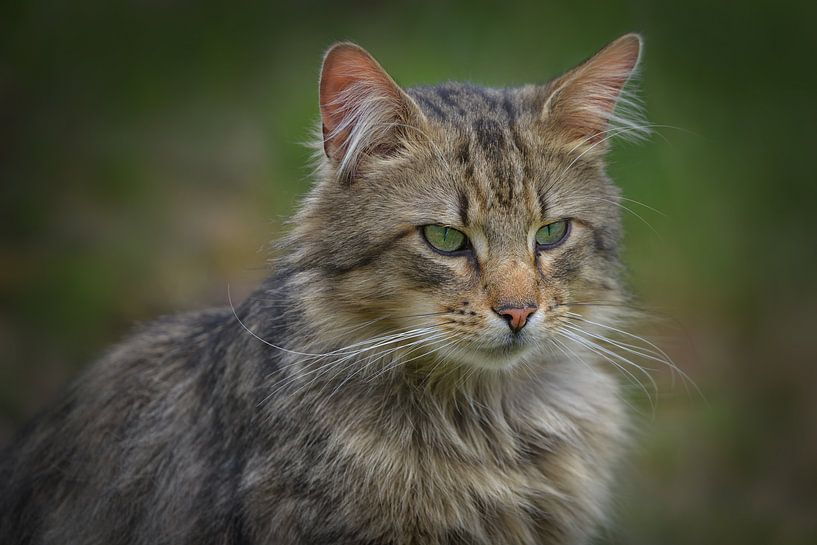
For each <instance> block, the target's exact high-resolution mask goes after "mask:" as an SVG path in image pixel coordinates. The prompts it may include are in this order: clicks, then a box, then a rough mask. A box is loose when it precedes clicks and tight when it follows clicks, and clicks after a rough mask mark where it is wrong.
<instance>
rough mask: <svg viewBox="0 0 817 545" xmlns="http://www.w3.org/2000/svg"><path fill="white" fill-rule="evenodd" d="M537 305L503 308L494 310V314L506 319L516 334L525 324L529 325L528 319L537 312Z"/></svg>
mask: <svg viewBox="0 0 817 545" xmlns="http://www.w3.org/2000/svg"><path fill="white" fill-rule="evenodd" d="M536 309H537V307H536V305H527V306H524V307H514V306H507V305H506V306H501V307H497V308H495V309H494V312H496V313H497V314H499V315H500V316H502V317H503V318H505V320H506V321H507V322H508V327H510V328H511V329H512V330H513V331H514V333H518V332H519V331H520V330H521V329H522V328H523V327H525V324H526V323H528V317H529V316H530V315H531V314H533V313H534V312H536Z"/></svg>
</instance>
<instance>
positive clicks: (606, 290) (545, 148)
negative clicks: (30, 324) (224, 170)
mask: <svg viewBox="0 0 817 545" xmlns="http://www.w3.org/2000/svg"><path fill="white" fill-rule="evenodd" d="M633 49H634V52H633ZM611 55H612V58H611ZM624 57H626V59H625V60H627V62H626V63H624V64H627V69H626V77H624V78H623V79H622V78H621V74H622V70H623V69H622V68H621V67H617V71H616V72H615V74H614V75H615V76H616V78H617V79H615V85H612V84H608V86H610V85H612V87H611V88H613V91H614V92H615V96H617V93H618V92H619V91H620V89H621V86H622V85H623V84H624V82H625V81H626V79H627V77H629V73H630V71H631V70H632V69H633V67H634V66H635V63H636V62H637V57H638V39H637V38H636V37H634V36H628V37H624V38H622V39H620V40H619V41H617V42H615V43H614V44H613V45H611V46H609V47H608V48H607V49H605V50H603V51H602V52H601V53H600V54H599V55H597V57H596V58H594V59H592V60H591V61H588V63H586V64H585V65H583V67H582V68H579V69H577V71H574V72H571V73H569V74H568V75H566V76H565V77H563V78H561V79H560V80H557V81H556V82H553V83H551V84H549V85H548V86H544V87H534V86H529V87H525V88H520V89H506V90H492V89H482V88H478V87H471V86H463V85H454V84H446V85H442V86H438V87H434V88H418V89H413V90H409V91H408V94H404V93H402V91H399V90H397V88H396V87H393V86H392V85H393V84H392V83H391V80H390V79H388V76H385V73H382V72H381V71H380V70H381V69H380V68H379V66H378V65H376V63H374V61H373V60H371V58H370V57H368V55H366V54H365V53H364V52H362V50H359V49H357V48H355V47H354V46H350V45H341V46H337V47H336V48H334V49H333V50H332V52H330V54H329V56H328V57H327V61H326V63H325V65H324V74H323V79H322V88H321V92H322V97H321V98H322V101H321V106H322V115H323V125H324V139H323V144H324V148H325V150H326V155H327V159H325V160H324V161H323V163H322V166H321V169H320V171H319V177H320V179H321V183H320V184H318V186H317V187H316V188H315V189H314V190H313V192H312V193H311V194H310V196H309V197H308V198H307V201H306V204H305V206H304V208H303V209H302V211H301V213H300V214H299V215H298V216H297V217H296V220H295V222H294V228H293V230H292V233H291V235H290V236H289V237H288V238H287V239H286V240H285V242H284V243H283V244H282V250H283V254H284V257H283V258H282V259H280V260H279V262H278V263H277V264H276V270H277V272H276V273H275V275H274V276H273V277H271V278H270V279H268V280H267V281H266V282H265V283H264V284H263V285H262V286H261V287H260V288H259V289H258V290H257V291H256V292H255V293H254V294H252V295H251V296H250V297H249V298H248V299H247V300H246V301H244V302H243V303H242V304H241V305H239V306H238V307H236V308H235V309H234V310H233V309H226V310H218V311H211V312H207V313H200V314H193V315H184V316H179V317H174V318H168V319H164V320H160V321H158V322H156V323H154V324H153V325H151V326H148V327H147V328H145V329H144V330H142V331H141V332H139V333H138V334H137V335H135V336H133V337H132V338H131V339H130V340H128V341H126V342H124V343H123V344H121V345H119V346H118V347H117V348H115V349H114V350H112V351H111V352H109V353H108V354H107V356H106V357H104V358H103V359H102V360H101V361H100V362H98V363H97V364H96V365H95V366H93V367H92V368H91V369H89V370H88V372H87V373H86V374H85V376H84V377H83V378H82V380H80V381H78V382H77V383H76V384H75V385H74V387H73V388H72V389H71V390H70V391H69V392H68V394H67V395H66V396H65V397H64V399H63V401H62V402H61V403H60V404H58V405H57V406H56V407H55V408H54V409H53V410H51V411H50V412H48V413H46V414H44V415H42V416H41V417H40V418H39V419H38V420H36V421H35V422H34V423H32V424H31V425H30V426H29V427H28V428H27V429H26V430H25V431H24V432H23V433H22V434H21V435H20V437H19V438H18V440H17V441H16V442H15V444H14V445H12V446H11V447H10V448H9V449H7V450H6V451H4V452H3V455H2V456H3V457H2V460H1V461H0V483H2V484H0V486H2V495H1V496H0V542H2V543H10V544H11V543H20V544H22V543H26V544H28V543H30V544H32V545H33V544H51V543H55V544H56V543H72V544H92V543H94V544H96V543H99V544H120V543H121V544H163V543H167V544H191V545H192V544H202V545H206V544H208V543H213V544H235V545H238V544H259V545H260V544H287V545H289V544H292V545H307V544H309V545H324V544H339V545H364V544H365V545H404V544H405V545H408V544H412V545H414V544H417V545H420V544H429V545H454V544H458V545H464V544H475V545H477V544H486V545H487V544H503V545H513V544H536V543H538V544H545V543H548V544H551V543H582V542H584V541H586V540H587V539H588V538H589V536H592V535H593V534H594V532H595V530H596V527H597V525H598V524H599V522H600V521H602V520H603V518H604V513H605V505H606V499H607V496H608V493H609V492H608V491H609V486H610V483H611V480H612V479H611V477H612V471H613V468H614V464H615V461H616V458H617V454H618V452H619V450H620V448H621V446H622V442H623V438H624V436H625V435H626V434H625V428H626V419H625V416H624V411H623V410H622V407H621V401H620V399H619V394H618V387H617V384H616V381H615V379H614V378H613V377H612V376H610V374H609V373H608V372H606V371H605V370H603V369H602V368H601V367H600V366H598V365H597V363H596V362H594V361H593V360H592V359H591V358H589V357H588V356H587V354H585V353H583V352H582V347H581V346H574V347H573V348H572V349H571V348H570V347H565V348H567V350H564V351H558V350H555V349H554V346H558V344H557V345H552V346H547V345H546V343H547V339H548V338H549V337H548V336H549V335H550V336H553V333H552V331H551V328H553V327H559V324H566V323H568V322H569V320H570V319H571V318H570V314H571V313H570V312H569V310H570V309H573V310H576V311H577V313H576V314H575V316H577V317H578V318H575V320H579V319H582V320H590V321H588V322H587V324H590V323H593V322H596V323H602V322H605V323H607V321H609V320H612V319H613V313H612V312H611V309H614V308H615V303H619V302H621V301H622V300H623V297H624V296H623V295H622V293H621V288H620V285H619V278H618V274H619V269H620V266H619V263H618V257H617V252H616V246H617V241H618V236H619V222H618V214H617V212H618V209H617V206H616V202H617V198H618V194H617V191H616V190H615V188H614V187H613V186H612V185H611V183H610V182H609V180H608V179H607V178H606V176H605V175H604V170H603V160H602V158H601V155H597V154H596V153H595V152H594V151H593V148H598V145H599V144H600V143H602V142H603V141H604V139H603V138H601V139H600V138H598V136H599V135H601V134H603V131H604V130H605V129H606V127H607V123H608V122H609V118H605V119H604V120H603V126H602V128H601V129H599V130H597V129H596V128H593V127H589V125H588V123H587V119H582V120H581V122H579V121H577V120H578V119H579V117H581V115H580V114H578V113H576V112H575V111H574V109H572V108H571V102H570V99H574V98H576V97H574V96H573V95H574V94H577V93H578V94H581V93H579V90H581V91H586V88H584V87H582V88H581V89H579V90H576V89H574V88H573V87H575V85H576V84H575V81H579V82H580V83H581V81H582V78H585V77H587V78H590V77H591V76H593V77H595V78H596V79H598V74H597V72H598V71H599V70H601V69H602V68H603V67H604V66H605V63H606V64H611V63H612V62H613V61H621V58H624ZM596 59H601V61H604V62H601V61H598V60H596ZM594 62H595V65H594V64H593V63H594ZM622 62H623V61H621V62H619V64H621V63H622ZM336 65H337V66H339V67H340V68H339V69H338V70H335V68H336ZM588 67H589V68H588ZM591 69H592V70H591ZM581 70H584V72H581ZM619 80H621V81H619ZM571 86H573V87H571ZM607 91H609V89H608V90H607ZM605 92H606V91H605ZM611 92H612V91H611ZM378 93H379V94H378ZM600 93H601V92H600ZM608 94H609V93H608ZM556 95H558V98H559V102H558V104H556V103H554V99H553V97H554V96H556ZM606 96H607V95H605V94H604V93H601V94H598V93H597V96H595V99H598V98H599V97H602V99H603V98H604V97H606ZM408 97H410V98H408ZM591 98H593V97H591ZM355 101H356V102H355ZM602 102H603V100H602ZM552 103H553V104H552ZM350 104H351V105H350ZM554 104H556V105H554ZM614 105H615V100H613V102H612V104H611V105H609V110H610V112H609V113H610V115H612V113H611V112H612V107H613V106H614ZM597 106H598V104H597ZM602 106H605V105H604V104H602ZM605 107H606V106H605ZM543 108H544V109H545V111H546V112H548V116H549V117H546V118H544V119H543V117H542V109H543ZM601 111H602V110H601V109H597V110H593V111H590V113H591V114H596V115H600V114H599V112H601ZM585 115H590V114H585ZM389 116H391V117H389ZM563 116H573V117H563ZM373 118H374V119H376V121H377V122H372V121H371V120H372V119H373ZM389 119H391V121H388V120H389ZM367 123H368V125H367ZM556 123H558V130H557V125H556ZM540 125H541V127H540ZM540 129H541V130H542V131H543V132H537V131H539V130H540ZM579 129H582V130H584V131H585V133H584V134H583V136H582V137H581V138H579V137H577V136H576V135H574V134H573V133H574V132H576V130H579ZM588 129H592V130H591V132H589V133H588V132H587V130H588ZM571 138H572V140H571ZM574 145H575V147H574ZM602 147H603V145H602ZM571 148H572V149H571ZM598 149H600V148H598ZM559 218H569V219H570V223H569V224H568V223H566V222H562V223H564V231H563V235H562V239H560V240H558V241H556V242H555V243H552V244H551V243H550V242H547V241H546V242H541V243H540V232H541V229H539V227H538V226H539V225H542V224H546V223H547V221H548V220H553V219H559ZM558 223H559V222H553V221H551V223H549V224H547V225H546V226H548V225H557V224H558ZM429 224H441V225H446V226H452V229H453V228H454V227H456V229H459V230H461V231H463V232H464V233H466V234H467V237H468V238H466V239H465V240H466V242H464V243H463V245H461V246H460V247H459V248H456V249H454V250H450V251H449V250H445V249H441V248H440V247H437V246H435V244H437V242H436V241H435V239H434V238H433V236H434V231H433V230H432V231H426V230H425V227H424V226H428V225H429ZM432 226H433V225H432ZM537 229H539V230H538V231H537ZM542 229H544V227H543V228H542ZM549 229H550V228H549ZM553 229H554V230H555V229H556V228H555V227H554V228H553ZM459 232H460V231H456V233H459ZM534 232H535V233H536V237H535V241H534V237H533V234H534ZM444 233H445V235H444V236H445V237H447V236H448V234H449V230H448V229H447V228H446V229H445V231H444ZM543 236H544V235H543ZM423 237H425V238H426V239H428V240H427V241H424V240H423ZM542 240H545V239H542ZM531 241H534V246H533V249H532V250H531V248H530V242H531ZM426 242H427V243H428V245H427V244H426ZM531 260H532V261H531ZM579 299H580V300H579ZM574 303H575V304H577V305H579V304H585V303H588V306H587V308H581V309H580V308H579V307H577V306H575V307H574V306H572V305H573V304H574ZM590 303H593V304H590ZM595 303H598V306H596V305H595ZM506 322H507V323H506ZM576 323H577V322H576ZM508 327H510V329H511V331H508ZM564 327H568V326H564ZM571 327H572V326H571ZM523 328H524V329H523ZM562 342H563V343H566V342H567V341H562ZM562 346H563V347H564V345H562ZM574 356H575V357H574Z"/></svg>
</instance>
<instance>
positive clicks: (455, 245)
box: [423, 225, 468, 253]
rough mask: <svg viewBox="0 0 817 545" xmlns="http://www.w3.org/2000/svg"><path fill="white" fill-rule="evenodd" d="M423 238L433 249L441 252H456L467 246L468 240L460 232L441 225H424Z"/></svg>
mask: <svg viewBox="0 0 817 545" xmlns="http://www.w3.org/2000/svg"><path fill="white" fill-rule="evenodd" d="M423 236H424V237H425V238H426V240H427V241H428V243H429V244H431V246H432V247H433V248H434V249H436V250H439V251H441V252H446V253H448V252H456V251H457V250H463V249H465V247H466V246H467V245H468V238H466V236H465V235H464V234H463V233H462V232H460V231H457V230H456V229H452V228H451V227H444V226H442V225H425V226H424V227H423Z"/></svg>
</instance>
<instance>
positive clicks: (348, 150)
mask: <svg viewBox="0 0 817 545" xmlns="http://www.w3.org/2000/svg"><path fill="white" fill-rule="evenodd" d="M320 109H321V121H322V133H323V149H324V152H325V153H326V156H327V157H329V158H330V159H331V160H333V161H334V162H335V164H336V169H337V174H338V178H339V179H341V180H347V181H350V180H352V179H353V178H354V175H355V171H356V169H357V167H358V165H359V163H360V161H361V160H362V159H363V158H364V157H365V156H366V155H367V154H372V153H378V151H380V152H383V151H384V150H388V149H389V148H390V147H393V146H395V145H396V144H397V138H396V132H397V131H396V129H398V128H399V127H403V126H405V125H406V124H409V123H412V122H413V121H414V120H415V119H417V116H418V115H420V114H419V109H418V108H417V107H416V106H415V105H414V103H413V101H412V99H411V98H410V97H409V96H408V95H406V94H405V93H404V92H403V90H402V89H400V87H399V86H398V85H397V84H396V83H395V82H394V80H392V79H391V77H390V76H389V75H388V74H387V73H386V72H385V70H383V68H382V67H381V66H380V64H378V62H377V61H376V60H375V59H374V58H373V57H372V56H371V55H369V53H367V52H366V51H365V50H364V49H362V48H361V47H359V46H357V45H355V44H351V43H340V44H336V45H334V46H333V47H332V48H330V49H329V51H328V52H327V53H326V56H325V57H324V62H323V68H322V69H321V81H320Z"/></svg>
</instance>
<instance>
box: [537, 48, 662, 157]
mask: <svg viewBox="0 0 817 545" xmlns="http://www.w3.org/2000/svg"><path fill="white" fill-rule="evenodd" d="M641 49H642V40H641V37H640V36H639V35H638V34H626V35H624V36H622V37H620V38H618V39H617V40H615V41H613V42H612V43H610V44H608V45H607V46H606V47H604V48H603V49H602V50H601V51H599V52H598V53H596V54H595V55H594V56H593V57H591V58H590V59H588V60H587V61H585V62H584V63H582V64H580V65H579V66H577V67H576V68H574V69H572V70H570V71H569V72H567V73H566V74H564V75H562V76H560V77H558V78H556V79H555V80H554V81H552V82H551V83H550V84H548V86H547V88H546V93H547V99H546V101H545V104H544V107H543V109H542V119H543V120H544V121H545V123H546V124H547V127H548V129H549V130H550V131H552V132H553V133H555V134H557V135H559V137H561V139H562V140H563V141H564V142H565V143H566V144H568V145H570V146H571V148H572V149H578V150H587V149H595V150H598V151H599V152H603V151H605V150H606V149H607V147H608V146H607V145H606V143H607V141H608V139H609V137H610V136H615V135H617V134H621V135H623V136H631V137H633V136H634V137H638V136H643V133H644V132H647V131H646V129H644V127H643V124H641V123H640V122H639V121H638V119H637V116H635V117H636V118H635V119H633V117H631V116H628V114H627V113H626V112H620V113H618V114H617V112H616V107H617V105H619V104H620V103H621V102H622V101H626V99H623V97H622V92H623V90H624V86H625V85H626V84H627V81H628V80H629V79H630V78H631V77H632V75H633V73H634V72H635V70H636V68H637V66H638V61H639V59H640V57H641ZM639 133H641V134H639Z"/></svg>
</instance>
